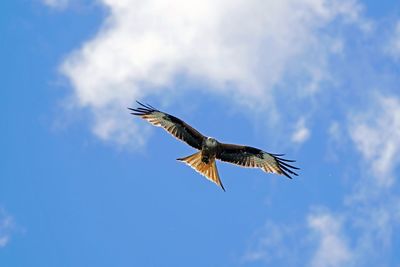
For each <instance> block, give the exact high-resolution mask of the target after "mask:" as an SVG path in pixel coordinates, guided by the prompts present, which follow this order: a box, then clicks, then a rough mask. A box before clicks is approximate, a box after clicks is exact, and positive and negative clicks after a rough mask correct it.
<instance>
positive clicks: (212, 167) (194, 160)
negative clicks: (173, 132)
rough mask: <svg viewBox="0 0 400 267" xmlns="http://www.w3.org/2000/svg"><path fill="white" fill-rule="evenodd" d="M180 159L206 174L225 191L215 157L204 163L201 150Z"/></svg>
mask: <svg viewBox="0 0 400 267" xmlns="http://www.w3.org/2000/svg"><path fill="white" fill-rule="evenodd" d="M178 160H179V161H182V162H184V163H186V164H187V165H189V166H190V167H192V168H193V169H194V170H195V171H197V172H198V173H200V174H201V175H203V176H205V177H206V178H207V179H208V180H210V181H212V182H214V183H216V184H217V185H218V186H220V187H221V188H222V190H224V191H225V188H224V185H223V184H222V182H221V179H220V178H219V174H218V170H217V165H216V164H215V159H213V160H210V162H209V163H208V164H206V163H204V162H203V161H202V160H201V151H200V152H197V153H194V154H193V155H190V156H187V157H184V158H180V159H178Z"/></svg>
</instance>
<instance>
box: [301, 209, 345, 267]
mask: <svg viewBox="0 0 400 267" xmlns="http://www.w3.org/2000/svg"><path fill="white" fill-rule="evenodd" d="M308 226H309V227H310V228H311V230H312V231H313V232H314V233H316V234H317V244H318V245H317V249H316V252H315V255H314V256H313V257H312V260H311V266H313V267H335V266H348V265H349V262H350V261H351V259H352V252H351V251H350V248H349V246H348V244H347V241H346V240H345V238H344V236H345V235H344V234H343V233H342V221H341V219H340V218H337V217H334V216H333V215H332V213H329V212H319V213H316V214H311V215H309V217H308Z"/></svg>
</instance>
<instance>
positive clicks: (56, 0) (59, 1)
mask: <svg viewBox="0 0 400 267" xmlns="http://www.w3.org/2000/svg"><path fill="white" fill-rule="evenodd" d="M42 1H43V3H44V4H46V5H48V6H50V7H52V8H65V7H66V6H67V5H68V2H69V1H70V0H42Z"/></svg>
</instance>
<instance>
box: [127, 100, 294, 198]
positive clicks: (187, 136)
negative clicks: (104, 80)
mask: <svg viewBox="0 0 400 267" xmlns="http://www.w3.org/2000/svg"><path fill="white" fill-rule="evenodd" d="M138 104H139V105H140V106H141V107H139V108H136V109H131V108H130V110H132V111H133V112H132V113H131V114H133V115H137V116H140V117H142V118H143V119H145V120H147V121H148V122H150V123H152V124H153V125H155V126H158V127H162V128H164V129H165V130H167V131H168V132H169V133H170V134H172V135H173V136H174V137H175V138H177V139H179V140H181V141H183V142H185V143H187V144H188V145H190V146H192V147H194V148H195V149H197V150H199V152H196V153H195V154H193V155H190V156H187V157H184V158H179V159H178V160H180V161H183V162H185V163H186V164H188V165H189V166H190V167H192V168H193V169H195V170H196V171H197V172H199V173H200V174H202V175H204V176H205V177H206V178H207V179H209V180H211V181H213V182H214V183H216V184H217V185H219V186H221V188H222V189H224V187H223V185H222V183H221V179H220V177H219V174H218V170H217V167H216V164H215V160H216V159H218V160H221V161H225V162H228V163H232V164H236V165H239V166H242V167H248V168H260V169H262V170H263V171H265V172H272V173H277V174H282V175H285V176H286V177H288V178H291V176H290V175H296V176H297V174H296V173H295V172H294V171H293V170H292V169H298V168H296V167H294V166H292V165H289V164H288V162H294V161H293V160H287V159H283V158H281V156H283V155H278V154H271V153H268V152H265V151H263V150H261V149H258V148H254V147H250V146H241V145H234V144H224V143H221V142H218V141H217V140H216V139H214V138H212V137H206V136H203V135H202V134H201V133H199V132H198V131H197V130H196V129H194V128H192V127H191V126H190V125H188V124H187V123H185V122H184V121H182V120H180V119H178V118H176V117H174V116H172V115H170V114H168V113H165V112H161V111H159V110H157V109H155V108H153V107H152V106H150V105H144V104H142V103H140V102H138ZM224 190H225V189H224Z"/></svg>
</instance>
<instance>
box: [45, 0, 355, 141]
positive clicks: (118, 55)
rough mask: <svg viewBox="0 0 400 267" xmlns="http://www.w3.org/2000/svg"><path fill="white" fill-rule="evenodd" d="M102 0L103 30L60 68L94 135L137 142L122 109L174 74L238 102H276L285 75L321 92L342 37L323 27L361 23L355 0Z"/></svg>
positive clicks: (167, 84)
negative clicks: (85, 109)
mask: <svg viewBox="0 0 400 267" xmlns="http://www.w3.org/2000/svg"><path fill="white" fill-rule="evenodd" d="M53 1H54V0H53ZM101 3H103V4H104V5H105V6H107V7H108V9H109V13H108V14H109V15H108V17H107V18H106V19H105V21H104V24H103V25H102V27H101V30H100V31H99V32H98V34H97V36H96V37H95V38H93V39H92V40H89V41H87V42H86V43H85V44H84V45H83V46H82V47H81V48H80V49H79V50H77V51H75V52H74V53H72V54H71V55H70V56H69V57H68V58H67V59H66V61H65V62H64V64H63V66H62V72H63V73H64V74H65V75H66V76H67V77H68V78H69V80H70V82H71V85H72V87H73V89H74V93H73V96H74V99H75V101H76V103H77V104H78V105H79V106H81V107H88V108H89V109H90V110H91V111H92V113H93V114H95V115H94V118H95V120H94V126H93V129H94V132H95V133H96V134H97V136H99V137H100V138H102V139H104V140H112V141H117V142H119V143H126V142H127V140H129V139H131V140H135V141H136V142H138V140H137V139H136V137H137V135H135V134H134V133H135V131H134V130H132V127H133V126H132V121H129V119H130V118H128V117H123V115H121V114H123V112H124V110H123V109H124V108H125V107H126V106H128V105H131V104H132V103H133V100H135V99H142V98H145V97H148V96H150V95H153V96H154V95H160V94H162V95H163V96H167V95H169V94H171V93H177V92H176V91H175V90H174V89H171V88H174V82H175V80H176V78H177V77H178V76H181V77H182V76H183V77H186V78H188V79H190V80H192V81H194V82H197V83H201V84H202V87H203V88H204V90H209V92H211V93H213V92H218V93H219V94H221V93H222V94H227V95H229V96H230V97H232V98H233V99H235V100H237V101H238V102H239V103H242V104H245V103H250V101H258V102H259V104H265V103H268V102H270V104H271V99H272V93H273V88H275V87H276V86H277V85H278V84H280V83H283V82H284V81H286V80H285V79H284V78H285V76H287V75H289V73H295V74H296V75H297V76H296V75H294V76H296V77H302V79H303V81H304V80H305V81H308V82H309V86H308V87H309V89H310V90H311V91H315V90H317V88H318V84H319V83H320V82H321V80H323V79H325V77H326V76H327V73H329V72H328V71H327V70H326V68H327V67H328V64H327V63H326V61H327V60H326V58H327V57H328V56H329V54H330V53H335V52H334V51H337V50H338V45H337V44H338V43H341V42H340V40H337V39H338V38H335V36H330V35H329V34H327V33H326V34H324V32H323V31H322V29H324V27H328V26H329V25H330V23H331V22H333V21H334V22H335V23H336V24H337V25H339V24H340V21H344V23H348V22H355V23H359V22H360V21H361V20H360V19H359V12H360V6H359V5H358V4H357V2H356V1H355V0H354V1H353V0H305V1H298V0H281V1H275V0H269V1H265V0H251V1H245V0H236V1H230V0H218V1H213V0H202V1H200V0H190V1H183V0H175V1H164V0H149V1H137V0H102V1H101ZM341 18H342V19H341ZM332 40H335V41H334V42H332ZM332 43H333V45H332ZM340 49H342V48H340ZM340 49H339V50H340ZM304 77H305V78H304ZM185 89H189V88H185ZM271 106H272V105H269V107H271ZM109 110H110V111H109ZM100 113H101V116H100V115H98V114H100ZM122 117H123V119H121V118H122ZM139 142H141V141H139Z"/></svg>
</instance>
